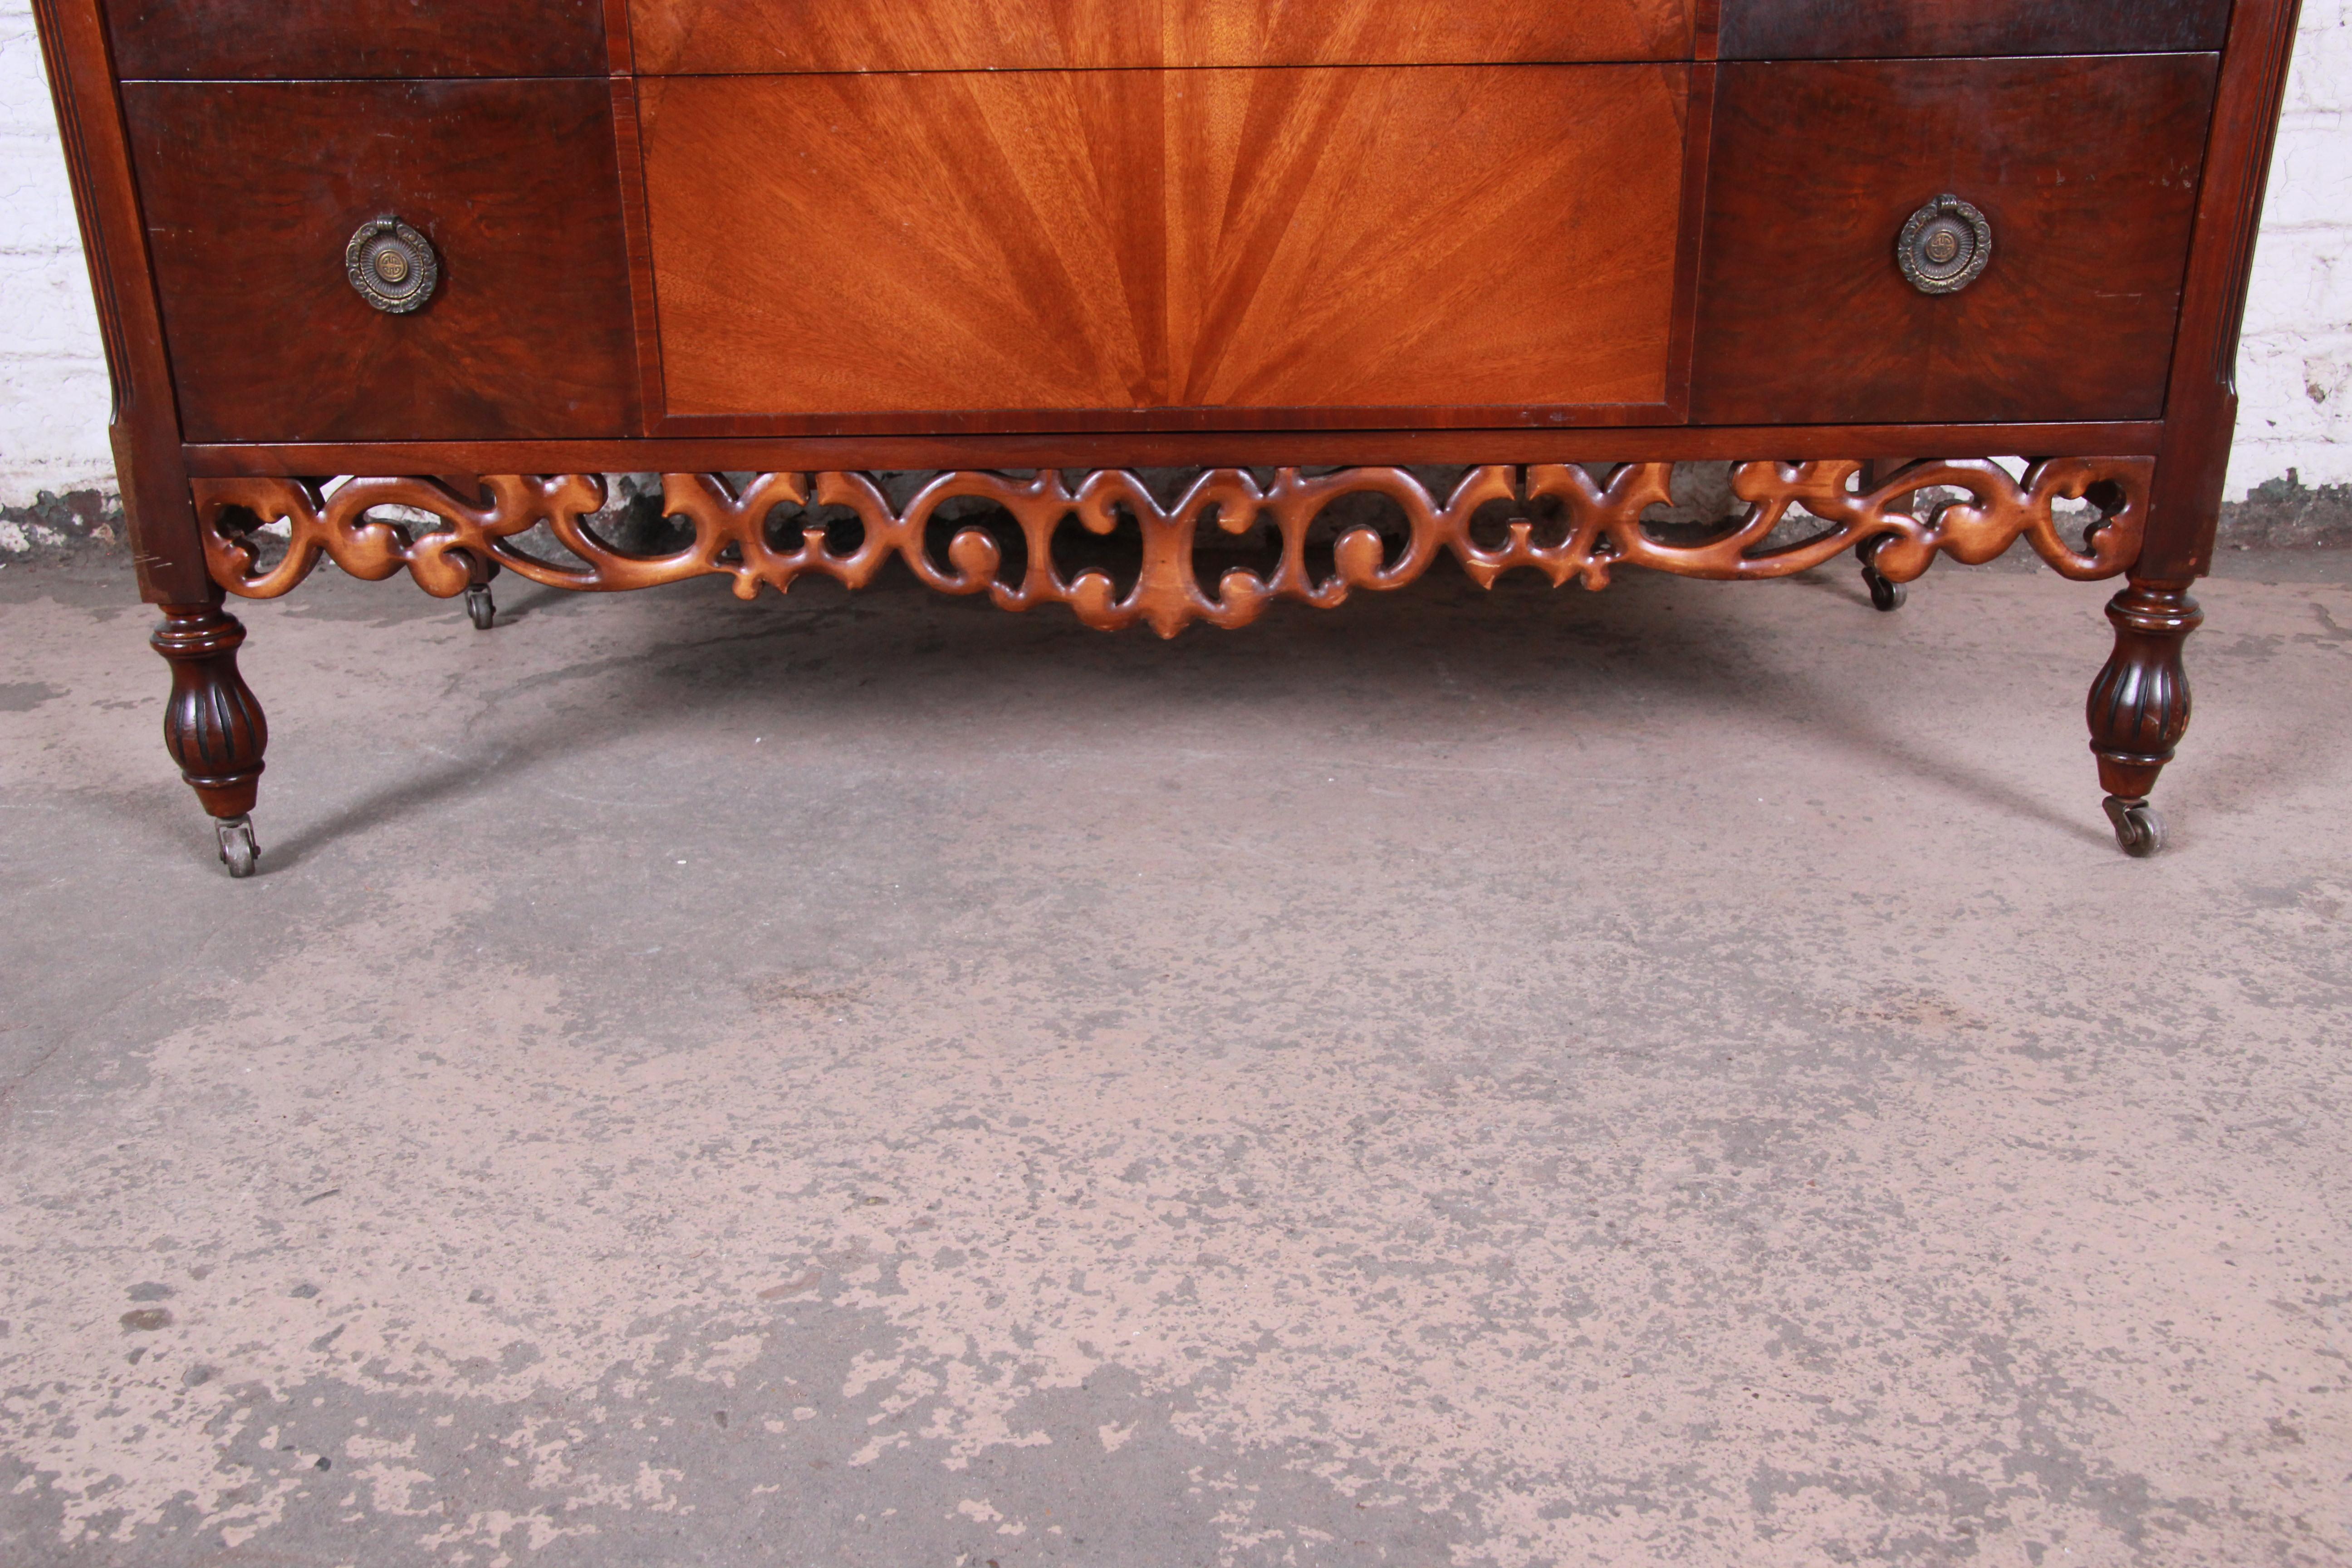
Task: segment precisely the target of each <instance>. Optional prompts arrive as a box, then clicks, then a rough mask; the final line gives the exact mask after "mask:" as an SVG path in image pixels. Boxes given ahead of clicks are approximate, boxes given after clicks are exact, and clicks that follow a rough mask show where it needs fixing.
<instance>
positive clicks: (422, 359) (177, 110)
mask: <svg viewBox="0 0 2352 1568" xmlns="http://www.w3.org/2000/svg"><path fill="white" fill-rule="evenodd" d="M122 96H123V103H124V107H125V110H126V113H127V116H128V119H129V122H130V126H131V145H132V161H133V163H134V165H135V166H136V168H137V170H138V175H139V185H140V191H141V195H142V198H143V201H144V203H145V208H146V215H147V223H148V227H149V231H150V243H151V248H152V252H153V255H154V267H155V276H156V281H157V285H158V289H159V292H160V293H161V295H162V299H163V322H164V329H165V334H166V337H167V339H168V341H169V343H170V347H171V353H172V363H173V374H174V377H175V380H176V382H177V384H178V388H179V395H180V410H181V418H182V423H183V426H184V430H185V432H186V434H187V437H188V438H189V439H191V440H198V441H207V440H238V439H243V440H257V439H260V440H268V439H284V440H336V439H345V440H351V439H359V440H364V439H370V438H385V437H412V438H413V437H420V436H436V435H438V436H447V437H522V436H542V437H544V436H599V435H604V436H611V435H620V434H623V433H625V431H627V430H629V429H630V428H631V427H632V424H633V417H632V416H633V405H634V397H633V395H632V387H633V385H634V381H635V351H634V347H633V344H632V339H631V331H630V304H629V284H628V273H627V258H626V256H625V250H624V247H623V244H622V238H621V216H620V202H619V195H618V183H617V179H616V176H615V173H614V150H613V125H612V110H611V100H610V97H609V89H608V87H607V84H606V82H605V81H604V79H602V78H596V79H584V80H574V81H503V82H474V81H441V82H255V83H235V84H228V83H221V84H178V83H139V84H132V85H130V86H126V87H125V88H124V89H123V93H122ZM385 213H393V214H397V215H398V216H400V217H401V218H403V219H404V221H406V222H408V223H410V224H412V225H414V226H415V227H417V228H418V229H420V230H422V231H423V232H424V233H425V236H426V237H428V238H430V239H431V241H432V242H433V244H434V246H435V247H436V248H437V249H438V250H439V252H440V254H441V260H442V280H441V285H440V289H439V291H438V292H437V293H436V295H435V297H434V299H433V300H432V302H431V303H430V304H428V305H426V306H425V308H424V309H423V310H418V311H416V312H415V314H413V315H407V316H389V315H385V314H383V313H382V312H381V311H378V310H373V309H371V308H370V307H369V306H368V305H367V304H366V303H365V302H364V301H363V300H362V299H361V298H360V297H359V295H358V294H357V293H356V292H354V291H353V290H352V287H351V285H350V284H349V282H348V281H347V280H346V279H345V278H344V275H343V263H342V253H343V247H344V244H345V243H346V241H347V240H348V239H349V238H350V237H351V234H352V229H353V228H354V227H356V226H358V225H359V224H360V223H362V222H363V221H365V220H367V219H369V218H372V217H374V216H378V215H380V214H385Z"/></svg>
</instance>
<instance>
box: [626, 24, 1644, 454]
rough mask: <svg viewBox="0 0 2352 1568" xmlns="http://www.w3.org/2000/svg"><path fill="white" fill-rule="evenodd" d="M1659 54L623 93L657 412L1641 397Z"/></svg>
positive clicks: (761, 83)
mask: <svg viewBox="0 0 2352 1568" xmlns="http://www.w3.org/2000/svg"><path fill="white" fill-rule="evenodd" d="M1686 74H1687V73H1686V72H1685V69H1684V68H1680V67H1658V66H1568V67H1525V68H1446V67H1441V68H1421V69H1413V70H1389V69H1367V70H1250V71H1223V70H1203V71H1168V72H1161V71H1048V72H1020V73H1004V74H996V73H983V74H955V75H948V76H851V75H828V76H790V77H706V78H694V79H681V80H655V81H647V82H646V83H644V84H643V85H642V87H641V103H642V111H643V126H644V129H643V136H644V145H645V162H646V190H647V194H648V196H649V198H650V211H651V214H652V238H653V270H654V279H655V286H656V297H657V299H658V301H659V309H660V317H661V331H662V349H663V361H664V377H663V384H664V391H665V394H666V400H667V409H668V415H669V418H670V421H671V424H670V425H669V426H666V428H676V427H677V425H678V423H679V422H680V421H683V420H687V419H726V418H729V417H730V416H755V415H762V414H771V413H775V414H786V415H802V416H818V415H827V414H832V415H840V414H858V413H879V412H888V411H921V410H950V409H1038V410H1046V409H1051V410H1064V409H1087V410H1119V409H1129V408H1167V407H1179V408H1208V407H1213V408H1217V409H1222V410H1228V411H1231V418H1230V420H1229V422H1230V423H1233V424H1236V425H1242V426H1268V425H1273V426H1280V425H1283V424H1287V423H1291V422H1292V420H1291V418H1290V417H1289V416H1286V414H1285V412H1284V411H1285V410H1291V409H1305V410H1310V411H1322V412H1320V413H1319V414H1310V416H1309V417H1310V418H1318V419H1328V417H1329V416H1330V415H1329V413H1328V411H1331V410H1351V409H1362V408H1378V407H1382V406H1391V405H1415V404H1430V403H1437V404H1447V405H1469V406H1477V405H1536V404H1541V405H1594V404H1631V405H1651V407H1652V410H1653V414H1655V413H1657V412H1663V405H1664V401H1665V394H1666V372H1667V347H1668V341H1669V338H1670V336H1671V327H1672V310H1673V305H1674V274H1673V270H1672V258H1673V256H1674V254H1675V229H1676V226H1677V222H1678V217H1679V206H1680V195H1681V170H1682V134H1681V132H1682V125H1683V114H1684V112H1685V92H1686V81H1685V77H1686ZM780 146H791V147H792V148H793V155H792V156H790V157H778V156H777V155H776V152H775V150H776V149H777V148H778V147H780ZM1531 235H1540V236H1541V237H1542V242H1541V243H1540V244H1530V243H1528V236H1531ZM1343 417H1344V416H1343ZM1358 417H1360V416H1358ZM1490 422H1510V420H1509V418H1508V416H1506V417H1505V419H1503V420H1499V421H1490ZM824 423H828V422H820V421H809V422H807V423H805V424H803V426H799V428H800V429H809V428H811V426H815V427H817V428H822V427H823V424H824ZM830 423H833V424H834V427H835V428H838V427H839V424H838V422H830ZM739 427H740V426H739Z"/></svg>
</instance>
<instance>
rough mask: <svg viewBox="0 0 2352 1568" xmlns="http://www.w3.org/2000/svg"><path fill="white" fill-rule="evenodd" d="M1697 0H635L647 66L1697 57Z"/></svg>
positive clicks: (683, 69) (949, 66) (698, 69)
mask: <svg viewBox="0 0 2352 1568" xmlns="http://www.w3.org/2000/svg"><path fill="white" fill-rule="evenodd" d="M1695 5H1696V0H1578V3H1577V4H1574V5H1527V4H1524V3H1523V0H1286V3H1283V4H1268V3H1267V0H629V14H630V15H629V22H630V32H631V35H632V37H633V41H634V47H635V58H636V68H637V69H638V70H640V71H643V72H646V73H647V74H649V75H702V74H709V73H712V72H772V71H834V70H881V71H900V70H919V71H928V70H1058V69H1087V68H1108V67H1129V68H1148V67H1155V66H1162V67H1187V66H1307V65H1467V64H1502V63H1507V62H1513V61H1561V60H1671V59H1683V58H1688V52H1689V48H1690V42H1691V28H1692V19H1693V11H1694V8H1695Z"/></svg>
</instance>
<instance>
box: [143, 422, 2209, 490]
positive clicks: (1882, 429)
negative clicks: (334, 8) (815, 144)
mask: <svg viewBox="0 0 2352 1568" xmlns="http://www.w3.org/2000/svg"><path fill="white" fill-rule="evenodd" d="M2163 436H2164V426H2163V425H2162V423H2161V422H2159V421H2155V420H2130V421H2120V422H2115V423H2105V424H2083V425H1945V426H1919V425H1774V426H1753V425H1750V426H1581V427H1572V428H1549V429H1524V428H1522V429H1470V428H1461V429H1444V428H1424V429H1418V430H1393V429H1391V430H1370V429H1358V430H1218V431H1198V430H1186V431H1118V432H1087V433H1069V432H1063V433H1059V434H1049V435H989V436H871V435H855V436H793V437H707V436H697V437H653V438H650V439H625V440H613V441H375V442H366V443H350V442H332V443H285V444H268V445H259V444H255V445H224V446H215V445H210V444H205V445H197V446H191V447H184V448H183V450H184V453H185V456H186V458H187V464H188V471H189V472H190V473H192V474H196V475H200V476H203V477H205V478H207V479H227V478H250V479H270V478H284V477H288V476H299V475H305V474H394V473H398V474H594V473H608V474H609V473H678V472H684V471H686V470H688V469H699V470H704V471H708V472H711V473H753V472H765V471H768V470H771V469H777V470H782V469H787V468H789V469H793V470H796V471H802V472H814V471H816V470H818V469H823V468H1118V467H1122V466H1133V465H1149V466H1150V467H1154V468H1231V467H1274V466H1277V465H1281V464H1286V463H1287V464H1302V465H1306V466H1309V467H1314V468H1327V467H1360V466H1371V467H1380V466H1386V465H1391V464H1397V463H1453V464H1464V463H1491V462H1503V463H1620V462H1641V461H1680V462H1704V461H1725V460H1731V459H1737V458H1747V457H1752V456H1753V455H1754V454H1756V453H1758V452H1768V451H1769V452H1778V453H1780V455H1781V456H1782V457H1785V458H1792V459H1793V458H1841V457H1855V456H1864V457H1872V458H1877V457H1904V458H1908V457H1910V456H1911V455H1913V454H1916V453H1917V452H1921V451H1929V452H1949V453H1954V454H1966V453H1977V452H2008V453H2019V452H2033V453H2039V454H2041V455H2042V456H2043V457H2064V458H2079V457H2092V456H2096V455H2099V454H2104V453H2115V454H2118V455H2128V456H2140V457H2149V456H2153V455H2154V454H2155V452H2156V450H2157V447H2158V443H2159V442H2160V441H2161V440H2162V439H2163Z"/></svg>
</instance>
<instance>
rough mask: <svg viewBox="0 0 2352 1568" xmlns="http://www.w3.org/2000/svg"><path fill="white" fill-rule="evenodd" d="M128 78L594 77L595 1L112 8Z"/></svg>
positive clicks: (196, 3)
mask: <svg viewBox="0 0 2352 1568" xmlns="http://www.w3.org/2000/svg"><path fill="white" fill-rule="evenodd" d="M107 21H108V31H109V32H110V34H111V36H112V38H113V42H114V58H115V63H116V68H117V69H118V70H120V71H121V74H122V76H123V78H124V79H126V80H136V79H158V80H167V81H202V80H209V79H300V78H306V77H322V78H324V77H404V76H421V77H437V76H597V75H602V74H603V73H604V69H605V53H604V0H110V3H109V5H108V6H107Z"/></svg>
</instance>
